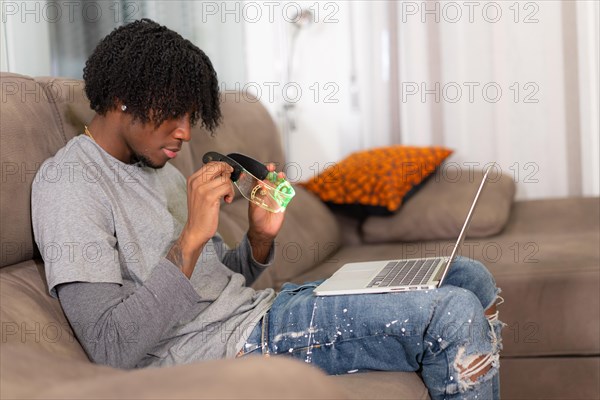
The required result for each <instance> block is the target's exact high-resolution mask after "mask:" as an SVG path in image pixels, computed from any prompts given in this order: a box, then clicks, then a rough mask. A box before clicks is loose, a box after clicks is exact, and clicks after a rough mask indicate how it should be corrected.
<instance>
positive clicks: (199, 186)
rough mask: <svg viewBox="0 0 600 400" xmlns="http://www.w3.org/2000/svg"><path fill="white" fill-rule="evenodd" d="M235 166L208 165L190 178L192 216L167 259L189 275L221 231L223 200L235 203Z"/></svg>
mask: <svg viewBox="0 0 600 400" xmlns="http://www.w3.org/2000/svg"><path fill="white" fill-rule="evenodd" d="M232 172H233V168H232V167H231V166H229V165H228V164H226V163H223V162H211V163H208V164H206V165H204V166H203V167H202V168H200V169H199V170H198V171H196V172H195V173H194V174H193V175H191V176H190V177H189V178H188V179H187V203H188V218H187V222H186V224H185V226H184V228H183V231H182V232H181V235H180V236H179V238H178V239H177V241H176V242H175V244H174V245H173V246H172V247H171V249H170V250H169V253H168V254H167V259H168V260H169V261H171V262H172V263H173V264H175V265H177V266H178V267H179V269H180V270H181V271H182V272H183V273H184V274H185V275H186V276H187V277H188V278H189V277H191V276H192V273H193V272H194V267H195V266H196V262H197V261H198V257H199V256H200V253H201V252H202V248H203V247H204V245H205V244H206V243H207V242H208V241H209V240H210V238H212V237H213V236H214V235H215V233H216V232H217V226H218V225H219V209H220V207H221V199H224V200H225V202H227V203H231V202H232V201H233V196H234V191H233V185H232V183H231V179H230V176H231V173H232Z"/></svg>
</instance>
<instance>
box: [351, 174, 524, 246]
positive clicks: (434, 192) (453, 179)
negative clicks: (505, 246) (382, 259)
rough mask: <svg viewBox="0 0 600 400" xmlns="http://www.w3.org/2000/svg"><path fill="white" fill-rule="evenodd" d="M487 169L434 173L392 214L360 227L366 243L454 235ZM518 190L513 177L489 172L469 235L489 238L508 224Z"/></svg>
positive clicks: (367, 222) (461, 223)
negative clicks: (450, 173)
mask: <svg viewBox="0 0 600 400" xmlns="http://www.w3.org/2000/svg"><path fill="white" fill-rule="evenodd" d="M481 179H483V172H482V171H479V170H476V171H470V172H469V171H462V172H461V171H459V173H458V174H457V175H456V176H450V175H449V173H448V172H447V171H445V170H444V169H442V170H440V171H438V172H437V173H436V174H435V175H434V176H432V177H431V178H430V179H429V180H428V181H427V182H426V183H425V184H424V185H423V187H422V188H421V189H420V190H419V191H418V192H417V193H415V194H414V196H412V197H411V198H410V199H409V200H407V201H406V203H405V204H404V206H403V207H402V209H401V210H400V211H399V212H398V213H396V214H395V215H393V216H387V217H380V216H372V217H369V218H367V219H366V220H365V221H364V224H363V226H362V230H363V239H364V241H365V242H368V243H379V242H393V241H402V242H412V241H419V240H438V239H456V238H457V237H458V234H459V233H460V230H461V228H462V226H463V224H464V222H465V218H466V216H467V213H468V211H469V207H470V206H471V203H472V202H473V198H474V197H475V192H476V191H477V188H478V186H479V184H480V183H481ZM514 195H515V183H514V182H513V180H512V178H511V177H510V176H508V175H506V174H502V173H501V172H499V170H498V173H496V174H495V175H494V172H493V171H492V172H490V175H489V176H488V183H487V184H486V187H485V188H484V190H483V192H482V193H481V197H480V198H479V202H478V204H477V208H476V211H475V214H474V215H473V219H472V220H471V225H470V227H469V231H468V233H467V237H486V236H491V235H494V234H497V233H498V232H500V231H501V230H502V228H504V225H505V224H506V221H507V220H508V216H509V214H510V208H511V204H512V202H513V198H514Z"/></svg>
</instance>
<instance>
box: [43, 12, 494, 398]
mask: <svg viewBox="0 0 600 400" xmlns="http://www.w3.org/2000/svg"><path fill="white" fill-rule="evenodd" d="M84 80H85V85H86V89H85V90H86V93H87V96H88V98H89V100H90V103H91V107H92V108H93V109H94V110H95V111H96V113H97V115H96V116H95V117H94V119H93V120H92V121H91V123H90V125H89V127H86V129H85V132H84V133H85V135H80V136H77V137H75V138H73V139H72V140H71V141H69V143H67V145H66V146H65V147H64V148H62V149H61V150H59V151H58V153H57V154H56V155H55V156H54V157H52V158H51V159H49V160H47V161H46V163H53V167H54V168H59V169H61V171H62V174H61V177H62V178H61V179H60V180H58V181H56V180H53V181H48V180H44V179H39V180H38V179H36V180H35V183H34V186H33V190H32V214H33V228H34V233H35V238H36V242H37V245H38V247H39V248H40V249H46V248H47V247H48V246H50V245H51V244H53V243H61V244H63V245H68V246H71V247H75V246H80V248H81V250H82V251H74V252H70V253H69V255H68V256H66V255H65V256H60V257H50V256H48V252H46V251H43V252H42V254H45V255H46V259H45V267H46V275H47V280H48V286H49V290H50V294H51V295H52V296H55V297H58V299H59V301H60V303H61V306H62V307H63V309H64V311H65V314H66V316H67V318H68V319H69V322H70V324H71V325H72V327H73V330H74V332H75V333H76V335H77V338H78V339H79V341H80V342H81V344H82V346H83V347H84V349H85V350H86V352H87V354H88V355H89V357H90V358H91V359H92V360H93V361H94V362H97V363H102V364H108V365H112V366H115V367H120V368H137V367H145V366H150V365H152V366H162V365H174V364H181V363H189V362H193V361H198V360H207V359H216V358H226V357H241V356H246V355H248V354H261V353H263V354H271V355H288V356H292V357H297V358H300V359H302V360H304V361H306V362H312V363H314V364H316V365H317V366H319V367H320V368H322V369H323V370H325V371H326V372H328V373H332V374H341V373H348V372H356V371H366V370H396V371H417V370H420V371H421V372H422V376H423V379H424V381H425V384H426V385H427V387H428V389H429V391H430V394H431V397H432V398H434V399H437V398H449V399H450V398H463V397H465V396H467V395H473V396H480V398H498V396H499V395H498V352H499V350H500V344H499V331H500V328H501V323H500V322H499V321H498V320H497V313H496V312H495V301H496V298H497V292H498V290H497V289H496V287H495V283H494V280H493V279H492V277H491V275H490V274H489V272H488V271H487V270H486V269H485V267H484V266H482V265H481V264H479V263H477V262H475V261H471V260H467V259H463V258H461V259H459V260H457V261H456V262H455V263H454V264H453V267H452V269H451V272H450V273H449V275H448V277H447V280H446V284H445V285H444V286H443V287H442V288H439V289H436V290H431V291H420V292H410V293H402V294H379V295H357V296H332V297H326V298H324V297H315V296H313V295H312V290H313V289H314V288H315V287H316V284H306V285H303V286H297V285H291V284H286V285H285V286H284V288H283V289H282V291H281V292H280V293H279V294H276V293H275V292H274V291H273V290H270V289H267V290H263V291H255V290H253V289H251V288H249V287H247V285H249V284H250V283H251V282H252V281H253V280H254V279H255V278H256V277H257V276H258V275H259V274H260V273H261V272H262V271H263V270H264V269H265V268H267V267H268V265H270V264H271V263H272V262H276V261H273V240H274V238H275V237H276V235H277V233H278V232H279V230H280V228H281V225H282V223H283V218H284V214H283V213H278V214H273V213H270V212H268V211H265V210H263V209H261V208H259V207H256V206H254V205H253V204H251V203H250V204H249V213H248V216H249V229H248V232H247V235H246V236H245V238H244V240H243V241H242V243H241V244H240V245H239V246H238V247H237V248H235V249H228V248H227V247H226V246H225V245H224V243H223V241H222V239H221V238H220V237H219V236H218V234H217V232H216V229H217V224H218V215H219V208H220V206H221V201H222V200H224V201H225V202H226V203H230V202H231V201H232V198H233V196H234V192H233V189H232V184H231V181H230V179H229V177H230V174H231V172H232V168H231V167H230V166H228V165H227V164H224V163H209V164H207V165H205V166H203V167H202V168H200V169H199V170H198V171H197V172H196V173H194V174H193V175H192V176H190V177H189V178H188V179H187V181H186V179H185V178H184V177H183V176H182V175H181V174H180V173H179V172H178V171H177V170H176V169H175V168H174V167H173V166H171V165H170V164H168V161H169V160H170V159H172V158H173V157H175V156H176V155H177V151H178V150H179V149H180V148H181V145H182V143H183V142H184V141H189V140H190V129H191V126H193V125H194V124H195V123H196V122H197V121H201V123H202V124H203V125H204V126H205V127H206V128H208V129H209V130H211V131H212V130H214V129H215V128H216V127H217V126H218V123H219V120H220V116H221V114H220V109H219V93H218V81H217V76H216V73H215V71H214V70H213V67H212V65H211V63H210V61H209V59H208V58H207V57H206V55H205V54H204V53H203V52H202V51H201V50H200V49H198V48H197V47H195V46H194V45H192V44H191V43H190V42H189V41H187V40H184V39H183V38H181V36H179V35H178V34H177V33H175V32H173V31H171V30H169V29H167V28H165V27H163V26H160V25H158V24H156V23H154V22H152V21H150V20H141V21H136V22H134V23H131V24H129V25H126V26H123V27H121V28H118V29H116V30H115V31H113V32H112V33H111V34H110V35H108V36H107V37H106V38H105V39H104V40H102V41H101V42H100V44H99V45H98V47H97V48H96V50H95V51H94V53H93V54H92V56H91V57H90V58H89V60H88V61H87V63H86V67H85V69H84ZM249 140H250V139H249ZM269 168H270V169H271V170H272V169H273V167H272V166H270V167H269ZM42 170H44V168H42Z"/></svg>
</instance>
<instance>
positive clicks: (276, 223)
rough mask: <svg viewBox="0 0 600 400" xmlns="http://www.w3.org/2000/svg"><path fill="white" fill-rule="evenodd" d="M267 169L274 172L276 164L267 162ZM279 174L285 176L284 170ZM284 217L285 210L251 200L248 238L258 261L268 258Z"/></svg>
mask: <svg viewBox="0 0 600 400" xmlns="http://www.w3.org/2000/svg"><path fill="white" fill-rule="evenodd" d="M267 169H268V170H269V172H273V171H275V165H274V164H267ZM279 174H280V177H281V178H283V177H284V175H283V172H280V173H279ZM284 218H285V212H278V213H273V212H270V211H267V210H265V209H263V208H261V207H259V206H257V205H256V204H254V203H252V202H249V206H248V220H249V222H250V227H249V229H248V240H249V241H250V245H251V246H252V254H253V255H254V259H255V260H256V261H258V262H260V263H263V262H265V261H266V260H267V257H268V256H269V251H270V250H271V246H272V245H273V241H274V240H275V237H276V236H277V234H278V233H279V231H280V230H281V226H282V225H283V220H284Z"/></svg>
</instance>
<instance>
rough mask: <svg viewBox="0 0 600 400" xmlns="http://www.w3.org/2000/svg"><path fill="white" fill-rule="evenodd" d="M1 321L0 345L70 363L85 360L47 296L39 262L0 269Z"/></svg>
mask: <svg viewBox="0 0 600 400" xmlns="http://www.w3.org/2000/svg"><path fill="white" fill-rule="evenodd" d="M0 321H1V322H2V346H5V345H6V344H14V343H19V344H25V345H27V346H28V347H31V348H37V349H38V350H39V351H47V352H49V353H52V354H55V355H61V356H63V357H67V358H69V359H73V360H81V361H87V360H88V358H87V356H86V355H85V352H84V351H83V349H82V348H81V346H80V345H79V342H78V341H77V339H76V338H75V336H74V334H73V331H72V330H71V327H70V325H69V323H68V322H67V319H66V318H65V315H64V313H63V311H62V308H61V307H60V304H59V302H58V300H56V299H53V298H52V297H50V295H48V288H47V286H46V283H45V278H44V272H43V263H42V261H41V260H35V261H33V260H30V261H25V262H23V263H21V264H16V265H12V266H10V267H6V268H3V269H2V270H0Z"/></svg>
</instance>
